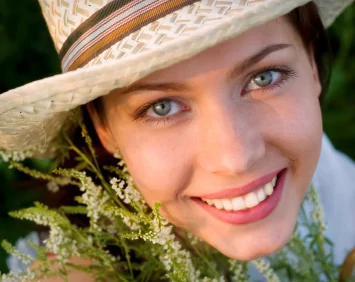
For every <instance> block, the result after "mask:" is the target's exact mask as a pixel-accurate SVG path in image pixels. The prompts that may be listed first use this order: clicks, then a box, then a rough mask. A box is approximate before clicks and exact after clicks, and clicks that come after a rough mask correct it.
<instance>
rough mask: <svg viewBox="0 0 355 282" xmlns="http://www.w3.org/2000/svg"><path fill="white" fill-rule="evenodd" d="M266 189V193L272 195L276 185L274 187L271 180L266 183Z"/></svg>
mask: <svg viewBox="0 0 355 282" xmlns="http://www.w3.org/2000/svg"><path fill="white" fill-rule="evenodd" d="M264 190H265V193H266V195H268V196H270V195H271V194H272V192H274V187H273V186H272V184H271V183H270V182H269V183H266V184H265V186H264Z"/></svg>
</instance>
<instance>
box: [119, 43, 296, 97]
mask: <svg viewBox="0 0 355 282" xmlns="http://www.w3.org/2000/svg"><path fill="white" fill-rule="evenodd" d="M291 46H292V45H291V44H273V45H269V46H266V47H264V48H263V49H261V50H260V51H259V52H257V53H256V54H254V55H252V56H250V57H248V58H246V59H245V60H243V61H242V62H241V63H239V64H238V66H236V67H235V68H234V69H232V71H231V72H230V77H231V78H232V77H233V76H235V75H237V74H239V73H243V72H245V71H246V70H247V69H249V68H250V67H251V66H252V65H255V64H257V63H258V62H260V61H261V60H263V59H264V58H265V57H267V56H268V55H270V54H271V53H273V52H276V51H279V50H282V49H286V48H288V47H291ZM189 89H190V87H189V86H188V85H187V84H186V83H174V82H171V83H156V84H154V83H136V84H134V83H133V84H132V85H130V86H128V87H125V88H121V89H119V93H120V94H121V95H122V94H129V93H133V92H138V91H174V92H182V91H188V90H189Z"/></svg>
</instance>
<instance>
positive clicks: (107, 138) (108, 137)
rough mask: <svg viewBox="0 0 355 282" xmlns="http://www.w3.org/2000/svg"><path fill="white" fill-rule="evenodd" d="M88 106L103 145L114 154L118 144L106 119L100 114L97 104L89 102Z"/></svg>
mask: <svg viewBox="0 0 355 282" xmlns="http://www.w3.org/2000/svg"><path fill="white" fill-rule="evenodd" d="M86 107H87V110H88V113H89V116H90V118H91V121H92V123H93V125H94V128H95V131H96V134H97V136H98V137H99V139H100V141H101V144H102V146H103V147H104V148H105V149H106V151H108V152H109V153H111V154H114V153H115V152H116V150H117V144H116V142H115V140H114V138H113V136H112V134H111V131H110V129H109V128H108V126H107V125H105V124H104V121H103V120H102V118H101V117H100V116H99V114H98V112H97V110H96V108H95V106H94V105H93V104H92V103H89V104H87V106H86Z"/></svg>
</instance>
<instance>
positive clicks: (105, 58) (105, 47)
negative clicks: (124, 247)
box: [0, 0, 355, 263]
mask: <svg viewBox="0 0 355 282" xmlns="http://www.w3.org/2000/svg"><path fill="white" fill-rule="evenodd" d="M107 2H108V3H105V4H97V3H96V1H92V3H90V4H88V3H85V4H83V3H76V4H74V3H66V4H64V3H60V4H58V3H56V1H49V0H47V1H45V0H43V1H40V3H41V4H42V9H43V11H44V14H45V17H46V20H47V24H48V26H49V29H50V31H51V32H52V35H53V38H54V40H55V44H56V47H57V49H58V50H60V56H61V60H62V67H63V70H64V71H65V72H67V71H73V72H69V73H67V74H64V75H62V76H59V77H54V78H52V79H49V80H43V81H40V82H37V83H35V84H32V85H28V86H24V87H23V88H19V89H15V90H12V91H10V92H8V93H5V94H3V95H2V96H0V102H1V108H0V109H1V110H0V112H1V113H2V114H1V116H2V118H3V121H2V123H1V127H0V129H1V128H3V129H1V130H2V133H1V134H2V135H5V136H4V138H2V141H0V142H1V143H0V147H1V148H4V149H6V150H7V151H9V152H11V151H15V152H18V151H19V150H20V149H21V152H20V153H21V154H25V152H24V151H23V150H22V149H23V148H25V149H29V150H31V151H33V148H35V147H36V148H37V149H38V148H39V146H42V145H45V146H44V147H42V148H39V149H41V151H42V154H48V153H51V152H53V151H54V150H55V149H56V145H54V144H55V143H58V139H56V136H58V132H59V129H60V130H68V127H69V126H71V125H68V124H66V126H64V129H63V127H62V125H63V124H64V123H65V121H66V119H67V117H68V112H69V110H71V109H74V108H75V107H77V106H80V105H84V104H87V103H88V106H87V110H88V113H89V116H90V118H91V120H92V122H93V125H94V128H95V130H96V133H97V135H98V137H99V139H100V141H101V144H102V146H103V147H104V148H105V150H106V151H107V152H109V153H110V154H111V155H113V154H115V152H117V150H119V151H120V154H121V156H122V157H123V159H124V160H125V162H126V164H127V167H128V169H129V172H130V174H131V176H132V178H133V179H134V181H135V184H136V185H137V188H138V190H139V192H140V193H141V195H142V196H143V198H144V200H145V201H146V203H147V204H148V205H149V206H150V207H153V206H154V203H156V202H159V203H161V209H160V211H161V213H162V215H163V216H164V217H165V218H166V219H168V220H169V222H171V223H173V224H174V226H176V227H177V228H178V231H177V234H179V232H180V231H179V230H187V231H189V232H191V233H193V234H194V235H196V236H197V237H199V238H200V239H202V240H203V241H205V242H207V243H208V244H210V245H211V246H213V247H214V248H215V249H217V250H218V251H220V252H221V253H223V254H224V255H225V256H227V257H229V258H232V259H236V260H243V261H249V260H253V259H257V258H260V257H263V256H266V255H269V254H272V253H275V252H277V251H278V250H280V249H281V248H282V247H283V246H284V245H285V244H286V243H287V241H288V240H289V239H290V237H291V235H292V233H293V231H294V228H295V224H296V220H297V218H298V214H299V210H300V207H301V204H302V201H303V199H304V197H305V194H306V192H307V189H308V186H309V184H310V182H311V180H312V177H313V176H314V173H315V170H316V167H317V164H318V160H319V155H320V150H321V145H322V122H321V112H320V102H319V101H320V99H321V96H322V94H324V92H325V90H326V86H327V81H328V80H327V78H328V77H327V72H326V67H327V66H326V65H325V64H326V63H325V61H324V57H325V55H326V53H327V48H326V47H325V46H326V45H324V44H326V39H325V38H326V35H325V31H324V29H323V27H322V22H321V19H320V18H319V16H318V14H317V8H316V6H315V4H314V3H309V4H307V5H305V6H302V5H303V4H305V3H306V2H308V1H249V2H248V1H246V2H245V1H242V2H241V1H159V2H157V1H112V2H111V1H107ZM291 2H292V3H291ZM318 2H319V3H318V5H319V9H320V12H321V13H322V16H323V23H324V24H326V25H329V24H330V23H331V22H332V21H333V20H334V18H335V16H336V15H337V14H338V13H339V12H340V11H341V9H343V8H344V7H345V6H346V4H347V3H346V1H338V2H337V3H326V2H325V1H318ZM347 2H351V1H347ZM61 5H62V6H61ZM66 5H67V6H66ZM296 8H297V9H296ZM294 9H296V10H294ZM290 11H292V12H290ZM66 13H72V14H70V15H67V14H66ZM56 15H59V16H58V18H60V19H61V20H62V22H56V21H55V19H56ZM74 27H75V28H74ZM95 65H97V66H95ZM74 70H75V71H74ZM33 91H35V93H36V96H35V95H33V93H32V94H31V95H30V93H31V92H33ZM95 98H97V99H96V100H94V99H95ZM3 105H4V106H3ZM9 121H11V122H12V126H11V127H9V126H8V122H9ZM5 122H6V123H5ZM14 125H16V129H15V128H14V127H15V126H14ZM20 130H21V131H20ZM34 136H35V138H34ZM323 146H324V147H323V148H325V149H323V150H327V149H326V148H331V145H329V144H327V139H326V138H325V137H323ZM331 154H333V155H335V153H334V152H333V153H330V155H331ZM328 156H329V154H328ZM10 157H11V156H10ZM336 157H337V158H339V156H338V155H336ZM341 162H342V163H343V166H344V167H345V166H346V167H347V168H348V170H349V171H350V170H352V171H355V169H354V165H353V163H352V162H351V161H349V160H347V159H345V158H341ZM319 167H321V166H319ZM320 179H324V174H323V175H322V176H320ZM315 181H316V182H317V174H316V175H315ZM320 181H321V180H320ZM316 188H317V190H318V191H319V192H320V197H321V199H322V200H323V202H325V203H326V207H325V209H326V211H327V209H329V212H330V217H329V218H327V217H326V220H327V221H328V224H329V225H330V227H331V228H330V229H328V230H327V232H329V234H330V235H331V239H332V240H333V241H334V242H335V256H336V261H337V262H338V263H339V262H341V261H342V260H343V259H344V256H345V254H346V253H347V252H348V251H349V250H350V248H352V247H354V245H355V225H354V224H350V226H347V227H346V231H345V232H343V235H342V236H343V237H342V238H341V239H339V237H338V236H339V235H338V234H336V232H335V231H334V230H339V228H342V225H343V223H344V222H342V221H341V220H342V219H343V218H344V217H343V215H346V214H349V213H351V212H354V208H353V207H352V205H351V198H353V197H354V196H355V188H354V187H353V185H351V184H349V185H347V186H346V185H345V186H344V187H341V188H339V189H341V193H339V191H338V190H336V191H333V190H330V189H329V186H326V185H322V187H316ZM339 194H340V195H344V194H347V195H348V196H349V197H348V198H347V199H349V201H350V202H348V203H344V209H343V210H342V211H337V212H338V213H339V214H337V216H335V217H334V218H332V217H331V216H332V215H333V214H334V210H332V209H334V207H335V201H334V197H336V195H339ZM326 198H327V199H328V198H331V199H332V201H329V200H324V199H326ZM326 216H327V213H326ZM330 219H332V220H330ZM339 241H341V242H339Z"/></svg>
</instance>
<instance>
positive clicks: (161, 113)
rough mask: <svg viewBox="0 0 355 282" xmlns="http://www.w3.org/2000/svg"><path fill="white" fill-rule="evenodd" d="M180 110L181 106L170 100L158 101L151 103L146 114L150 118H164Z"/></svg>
mask: <svg viewBox="0 0 355 282" xmlns="http://www.w3.org/2000/svg"><path fill="white" fill-rule="evenodd" d="M180 110H181V106H180V105H179V104H178V103H177V102H174V101H171V100H160V101H158V102H155V103H153V104H152V105H151V106H150V107H149V109H148V110H147V112H146V115H147V116H150V117H166V116H171V115H174V114H176V113H178V112H179V111H180Z"/></svg>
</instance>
